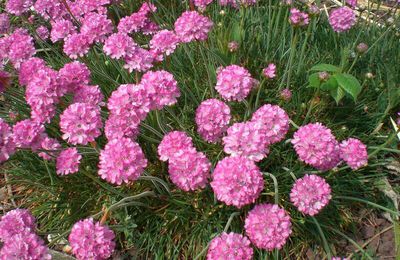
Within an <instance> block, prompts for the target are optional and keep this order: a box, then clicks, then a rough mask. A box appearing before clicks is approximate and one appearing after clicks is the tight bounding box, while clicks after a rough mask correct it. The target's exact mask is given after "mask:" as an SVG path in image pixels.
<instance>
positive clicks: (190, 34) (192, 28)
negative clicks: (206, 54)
mask: <svg viewBox="0 0 400 260" xmlns="http://www.w3.org/2000/svg"><path fill="white" fill-rule="evenodd" d="M212 26H213V22H212V21H211V20H210V19H209V18H208V17H205V16H202V15H201V14H199V13H198V12H196V11H186V12H184V13H183V14H182V15H181V16H180V17H179V18H178V19H177V20H176V21H175V33H176V35H177V36H178V37H179V38H180V39H181V41H182V42H191V41H195V40H197V41H205V40H207V38H208V33H209V31H210V30H211V28H212Z"/></svg>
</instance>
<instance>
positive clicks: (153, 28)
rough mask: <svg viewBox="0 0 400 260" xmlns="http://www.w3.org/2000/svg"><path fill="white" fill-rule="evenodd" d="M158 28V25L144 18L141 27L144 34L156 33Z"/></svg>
mask: <svg viewBox="0 0 400 260" xmlns="http://www.w3.org/2000/svg"><path fill="white" fill-rule="evenodd" d="M159 30H160V26H159V25H158V24H156V23H155V22H153V21H151V20H146V22H145V24H144V26H143V28H142V33H143V34H144V35H152V34H155V33H157V32H158V31H159Z"/></svg>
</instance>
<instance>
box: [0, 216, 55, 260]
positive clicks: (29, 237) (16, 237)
mask: <svg viewBox="0 0 400 260" xmlns="http://www.w3.org/2000/svg"><path fill="white" fill-rule="evenodd" d="M35 228H36V224H35V218H34V217H33V216H32V215H31V213H30V212H29V211H28V210H26V209H14V210H11V211H9V212H8V213H7V214H5V215H4V216H3V217H2V218H1V221H0V240H1V241H2V242H3V246H2V248H1V250H0V259H1V260H8V259H40V260H48V259H51V256H50V254H49V253H48V249H47V247H46V246H44V242H43V240H42V239H41V238H40V237H39V236H37V235H36V234H35V233H34V232H35Z"/></svg>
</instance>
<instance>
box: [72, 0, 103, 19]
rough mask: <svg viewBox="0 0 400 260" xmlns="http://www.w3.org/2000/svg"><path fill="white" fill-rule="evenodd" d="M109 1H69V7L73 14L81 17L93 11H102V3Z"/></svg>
mask: <svg viewBox="0 0 400 260" xmlns="http://www.w3.org/2000/svg"><path fill="white" fill-rule="evenodd" d="M110 3H111V1H110V0H79V1H75V2H72V3H70V7H71V12H72V14H73V15H75V16H77V17H81V16H83V15H85V14H87V13H90V12H93V11H97V13H103V10H104V5H108V4H110Z"/></svg>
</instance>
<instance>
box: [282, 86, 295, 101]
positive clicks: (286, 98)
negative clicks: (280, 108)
mask: <svg viewBox="0 0 400 260" xmlns="http://www.w3.org/2000/svg"><path fill="white" fill-rule="evenodd" d="M280 96H281V98H282V99H283V100H284V101H290V99H292V91H290V89H288V88H285V89H283V90H282V91H281V93H280Z"/></svg>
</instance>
